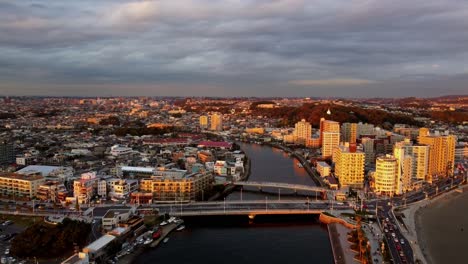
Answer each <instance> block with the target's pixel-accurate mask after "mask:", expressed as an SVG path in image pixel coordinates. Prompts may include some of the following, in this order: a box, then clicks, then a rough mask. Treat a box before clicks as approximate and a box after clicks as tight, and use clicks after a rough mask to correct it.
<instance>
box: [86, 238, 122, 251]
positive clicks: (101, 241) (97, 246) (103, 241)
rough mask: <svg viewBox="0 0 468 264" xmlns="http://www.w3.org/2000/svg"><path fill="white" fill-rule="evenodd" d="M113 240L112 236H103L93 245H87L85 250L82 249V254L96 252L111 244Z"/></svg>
mask: <svg viewBox="0 0 468 264" xmlns="http://www.w3.org/2000/svg"><path fill="white" fill-rule="evenodd" d="M114 239H115V236H112V235H103V236H102V237H100V238H98V239H97V240H96V241H94V242H93V243H91V244H89V245H88V246H86V247H85V248H83V252H86V253H88V252H96V251H99V250H100V249H102V248H103V247H105V246H106V245H107V244H109V243H110V242H112V241H113V240H114Z"/></svg>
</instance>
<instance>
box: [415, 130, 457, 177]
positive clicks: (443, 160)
mask: <svg viewBox="0 0 468 264" xmlns="http://www.w3.org/2000/svg"><path fill="white" fill-rule="evenodd" d="M418 142H419V144H425V145H428V146H429V169H428V175H429V177H434V176H446V177H447V176H449V175H451V174H452V173H453V169H454V166H455V146H456V144H457V137H456V136H454V135H448V134H444V135H440V134H438V133H434V134H431V133H430V132H429V130H428V129H427V128H421V129H420V130H419V137H418ZM429 180H431V179H429Z"/></svg>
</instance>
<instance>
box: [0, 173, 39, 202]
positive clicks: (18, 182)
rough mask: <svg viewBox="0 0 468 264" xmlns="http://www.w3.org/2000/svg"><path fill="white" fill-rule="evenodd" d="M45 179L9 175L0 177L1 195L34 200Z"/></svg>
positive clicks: (14, 174)
mask: <svg viewBox="0 0 468 264" xmlns="http://www.w3.org/2000/svg"><path fill="white" fill-rule="evenodd" d="M44 182H45V179H44V177H43V176H40V175H30V176H28V175H21V174H16V173H8V174H3V175H0V193H1V194H2V195H11V196H14V197H18V198H21V197H23V198H33V197H36V195H37V190H38V189H39V186H41V185H42V184H44Z"/></svg>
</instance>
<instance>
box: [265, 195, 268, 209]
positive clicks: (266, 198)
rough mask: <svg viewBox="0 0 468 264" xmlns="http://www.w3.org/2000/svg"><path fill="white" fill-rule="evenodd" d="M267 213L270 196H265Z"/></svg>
mask: <svg viewBox="0 0 468 264" xmlns="http://www.w3.org/2000/svg"><path fill="white" fill-rule="evenodd" d="M265 211H268V196H265Z"/></svg>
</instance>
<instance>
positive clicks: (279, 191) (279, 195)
mask: <svg viewBox="0 0 468 264" xmlns="http://www.w3.org/2000/svg"><path fill="white" fill-rule="evenodd" d="M278 201H281V189H280V188H278Z"/></svg>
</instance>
